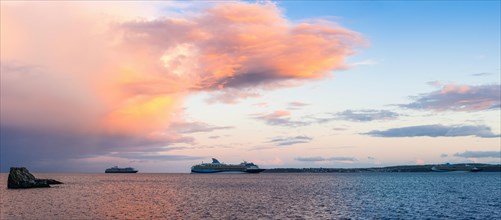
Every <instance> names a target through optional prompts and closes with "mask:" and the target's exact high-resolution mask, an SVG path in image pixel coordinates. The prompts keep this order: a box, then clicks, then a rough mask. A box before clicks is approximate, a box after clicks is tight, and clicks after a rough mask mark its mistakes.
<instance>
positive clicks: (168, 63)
mask: <svg viewBox="0 0 501 220" xmlns="http://www.w3.org/2000/svg"><path fill="white" fill-rule="evenodd" d="M124 5H127V7H125V6H124ZM141 5H142V4H132V3H130V4H129V3H123V4H119V3H116V4H109V3H101V2H86V3H77V2H68V3H65V4H55V3H54V4H52V3H38V2H23V3H17V2H13V3H10V2H2V7H1V13H0V14H1V19H0V21H1V33H0V34H1V38H2V41H1V47H0V48H1V53H2V57H1V59H2V60H1V61H2V62H1V68H2V80H1V93H0V96H1V99H2V105H1V106H0V108H1V111H0V112H1V114H2V115H1V116H2V122H1V125H2V126H11V127H16V128H17V127H22V128H30V129H35V130H44V131H45V130H47V131H51V132H54V133H56V134H61V136H64V135H66V134H67V135H69V136H82V137H86V138H85V140H83V139H78V140H77V141H78V142H81V143H80V144H75V146H79V147H82V146H91V147H88V149H89V151H88V152H87V151H85V152H84V153H86V154H92V153H93V152H91V151H92V150H95V153H100V154H103V152H105V151H106V150H107V149H110V148H106V146H115V144H116V145H117V146H118V145H120V146H122V145H123V143H122V142H119V141H120V140H125V139H127V138H130V139H134V140H145V139H146V140H149V141H151V139H154V142H155V145H157V144H158V143H157V141H158V142H162V141H164V142H165V143H170V142H190V141H193V140H192V139H191V138H189V137H184V136H181V135H176V133H175V132H174V131H173V130H174V129H171V130H169V126H171V127H174V125H175V124H176V123H179V122H180V121H181V122H182V121H184V120H183V114H182V106H183V100H184V98H185V97H186V96H187V95H189V94H193V93H196V92H201V91H202V92H211V93H212V92H216V93H215V94H216V95H215V96H214V98H213V100H214V101H220V102H226V103H236V102H237V101H238V100H239V99H243V98H251V97H256V96H258V95H259V93H260V92H261V91H262V90H270V89H278V88H281V87H290V86H297V85H300V84H301V83H304V82H306V81H308V80H317V79H323V78H326V77H329V75H330V73H331V72H332V71H333V70H338V69H343V68H346V65H345V64H344V60H345V59H346V57H347V56H349V55H351V54H353V53H354V52H355V48H356V47H357V46H359V45H364V42H363V40H362V39H361V36H360V35H359V34H358V33H356V32H353V31H350V30H347V29H344V28H341V27H339V26H337V25H335V24H331V23H325V22H302V23H293V22H291V21H289V20H287V18H285V16H284V14H283V12H282V11H281V9H280V8H278V7H277V6H276V5H275V4H273V3H270V2H267V3H246V2H220V3H214V4H210V5H207V6H204V7H202V8H197V9H198V10H199V11H197V12H192V13H186V14H183V13H177V14H176V16H171V15H169V14H167V15H166V16H162V15H159V13H158V9H156V14H155V13H148V12H151V10H149V9H144V8H143V7H142V6H141ZM129 6H130V7H129ZM150 8H155V7H150ZM137 12H141V13H138V14H135V13H137ZM242 89H243V90H242ZM242 91H246V92H242ZM289 114H290V113H288V112H286V111H277V112H275V113H273V115H271V116H270V117H278V118H287V116H288V115H289ZM21 130H23V129H21ZM55 131H60V133H59V132H55ZM169 132H173V133H169ZM19 133H23V132H19ZM22 136H23V135H22V134H19V135H18V137H22ZM55 136H56V137H57V136H58V135H55ZM87 137H92V138H87ZM110 137H123V138H110ZM48 139H49V138H48ZM90 139H92V140H93V143H95V144H87V142H86V140H90ZM77 141H76V142H77ZM117 143H119V144H117ZM129 143H131V142H129ZM30 145H31V144H30ZM33 145H36V143H33ZM56 145H57V144H56V143H52V142H51V143H48V144H47V145H46V146H44V148H52V149H59V148H58V147H60V146H57V147H56ZM105 145H106V146H105ZM147 145H148V144H142V142H139V141H138V142H137V146H138V147H140V148H141V147H144V148H146V147H148V146H147ZM17 147H19V146H11V150H15V148H17ZM24 147H26V148H29V147H30V146H28V144H27V145H26V146H24ZM128 147H130V149H132V146H122V148H124V149H125V148H127V149H129V148H128ZM91 148H92V149H91ZM20 149H21V148H20ZM22 149H25V148H22ZM75 149H76V147H75ZM97 149H100V150H99V151H97ZM134 149H135V148H134ZM2 150H3V149H2ZM47 152H52V151H47ZM75 152H77V151H76V150H75ZM84 153H80V152H79V153H76V154H78V155H80V154H84ZM69 154H70V153H68V155H69Z"/></svg>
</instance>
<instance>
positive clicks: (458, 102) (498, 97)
mask: <svg viewBox="0 0 501 220" xmlns="http://www.w3.org/2000/svg"><path fill="white" fill-rule="evenodd" d="M500 88H501V86H500V85H480V86H469V85H456V84H447V85H444V86H443V87H442V88H441V89H440V90H438V91H434V92H431V93H426V94H422V95H420V96H418V97H417V98H416V100H415V101H414V102H412V103H409V104H404V105H400V106H401V107H404V108H409V109H422V110H433V111H464V112H473V111H483V110H491V109H499V108H501V90H500Z"/></svg>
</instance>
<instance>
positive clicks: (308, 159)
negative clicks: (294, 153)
mask: <svg viewBox="0 0 501 220" xmlns="http://www.w3.org/2000/svg"><path fill="white" fill-rule="evenodd" d="M294 159H295V160H297V161H302V162H323V161H339V162H354V161H357V159H355V158H354V157H327V158H326V157H296V158H294Z"/></svg>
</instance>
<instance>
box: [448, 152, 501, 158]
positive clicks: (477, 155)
mask: <svg viewBox="0 0 501 220" xmlns="http://www.w3.org/2000/svg"><path fill="white" fill-rule="evenodd" d="M454 156H455V157H464V158H489V157H490V158H501V151H465V152H462V153H455V154H454Z"/></svg>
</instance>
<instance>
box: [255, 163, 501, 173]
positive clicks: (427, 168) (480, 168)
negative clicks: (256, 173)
mask: <svg viewBox="0 0 501 220" xmlns="http://www.w3.org/2000/svg"><path fill="white" fill-rule="evenodd" d="M433 167H435V168H438V169H440V170H442V171H443V172H454V171H464V172H470V171H471V172H474V171H475V172H501V164H481V163H462V164H426V165H400V166H388V167H371V168H323V167H320V168H270V169H266V170H265V171H263V173H394V172H435V171H433V170H432V168H433ZM474 168H475V169H474Z"/></svg>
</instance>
